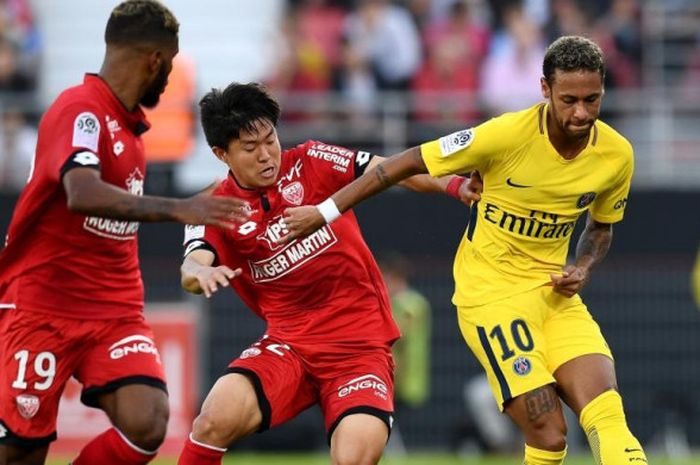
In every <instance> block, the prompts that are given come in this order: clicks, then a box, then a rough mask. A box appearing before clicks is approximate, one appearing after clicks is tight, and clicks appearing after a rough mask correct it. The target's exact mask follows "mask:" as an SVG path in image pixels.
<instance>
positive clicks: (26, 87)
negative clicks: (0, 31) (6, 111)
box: [0, 36, 34, 94]
mask: <svg viewBox="0 0 700 465" xmlns="http://www.w3.org/2000/svg"><path fill="white" fill-rule="evenodd" d="M33 89H34V83H33V82H32V79H31V78H30V77H29V76H27V75H26V74H25V73H24V72H23V71H22V70H21V69H20V55H19V48H18V46H17V44H16V43H14V42H13V41H12V40H11V39H10V38H9V37H8V36H0V93H3V94H7V93H17V92H27V91H31V90H33Z"/></svg>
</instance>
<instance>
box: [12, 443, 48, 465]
mask: <svg viewBox="0 0 700 465" xmlns="http://www.w3.org/2000/svg"><path fill="white" fill-rule="evenodd" d="M48 453H49V446H48V445H44V446H39V447H32V448H25V447H18V446H11V445H2V444H0V465H44V463H45V462H46V456H47V455H48Z"/></svg>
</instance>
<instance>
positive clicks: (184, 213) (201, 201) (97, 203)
mask: <svg viewBox="0 0 700 465" xmlns="http://www.w3.org/2000/svg"><path fill="white" fill-rule="evenodd" d="M63 187H64V189H65V191H66V199H67V203H68V209H69V210H70V211H72V212H76V213H82V214H85V215H94V216H102V217H107V218H115V219H120V220H135V221H178V222H180V223H184V224H208V225H213V226H219V227H223V228H227V229H231V228H233V227H234V224H233V223H235V222H243V221H247V219H248V216H249V209H248V208H247V202H245V201H244V200H240V199H237V198H232V197H221V196H212V195H211V192H210V191H205V192H201V193H199V194H197V195H194V196H192V197H188V198H185V199H174V198H167V197H156V196H148V195H146V196H139V195H133V194H131V193H129V192H127V191H125V190H123V189H120V188H118V187H116V186H114V185H112V184H109V183H106V182H104V181H102V179H100V172H99V171H97V170H95V169H92V168H74V169H71V170H69V171H68V172H67V173H66V174H65V175H64V176H63Z"/></svg>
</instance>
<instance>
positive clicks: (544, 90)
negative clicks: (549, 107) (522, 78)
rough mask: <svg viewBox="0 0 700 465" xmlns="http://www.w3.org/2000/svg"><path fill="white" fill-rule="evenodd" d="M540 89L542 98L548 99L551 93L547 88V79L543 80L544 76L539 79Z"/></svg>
mask: <svg viewBox="0 0 700 465" xmlns="http://www.w3.org/2000/svg"><path fill="white" fill-rule="evenodd" d="M540 88H541V89H542V97H544V98H545V99H549V97H550V96H551V95H552V92H551V89H550V88H549V83H548V82H547V78H545V77H544V76H542V77H541V78H540Z"/></svg>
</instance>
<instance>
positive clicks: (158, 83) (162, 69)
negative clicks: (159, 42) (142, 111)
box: [139, 47, 177, 108]
mask: <svg viewBox="0 0 700 465" xmlns="http://www.w3.org/2000/svg"><path fill="white" fill-rule="evenodd" d="M175 55H177V47H174V48H172V47H168V48H165V49H163V50H161V51H160V54H159V57H158V60H159V61H158V63H159V66H158V70H157V71H156V73H155V75H154V77H153V81H152V82H151V84H150V85H149V86H148V88H147V89H146V92H145V93H144V94H143V97H141V101H140V102H139V103H140V104H141V105H143V106H144V107H146V108H153V107H155V106H156V105H158V101H159V100H160V94H162V93H163V92H165V88H166V87H167V85H168V76H169V75H170V72H171V71H172V70H173V59H174V58H175Z"/></svg>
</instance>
